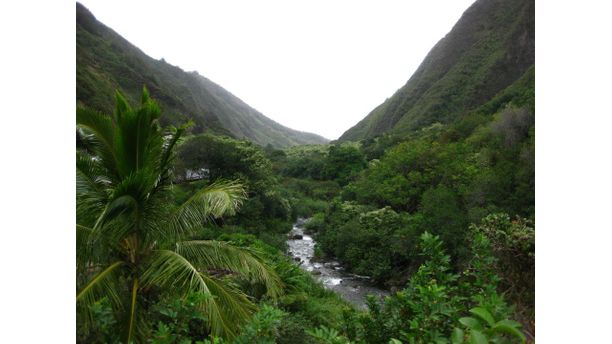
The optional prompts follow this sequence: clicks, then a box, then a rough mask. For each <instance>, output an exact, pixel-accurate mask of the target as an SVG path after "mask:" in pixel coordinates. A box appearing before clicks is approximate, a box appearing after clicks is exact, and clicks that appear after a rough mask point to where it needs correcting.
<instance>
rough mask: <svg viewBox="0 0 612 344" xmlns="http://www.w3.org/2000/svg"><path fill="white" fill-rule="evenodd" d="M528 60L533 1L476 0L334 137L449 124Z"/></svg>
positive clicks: (532, 54)
mask: <svg viewBox="0 0 612 344" xmlns="http://www.w3.org/2000/svg"><path fill="white" fill-rule="evenodd" d="M534 63H535V28H534V1H533V0H478V1H476V2H475V3H474V4H472V6H470V7H469V8H468V9H467V10H466V11H465V12H464V13H463V15H462V16H461V18H460V19H459V21H458V22H457V23H456V24H455V26H454V27H453V29H452V30H451V31H450V32H449V33H448V34H447V35H446V36H445V37H444V38H442V39H441V40H440V41H439V42H438V43H437V44H436V45H435V46H434V47H433V48H432V49H431V51H430V52H429V53H428V54H427V56H426V57H425V59H424V60H423V62H422V63H421V65H420V66H419V67H418V69H417V70H416V72H415V73H414V74H413V75H412V77H411V78H410V79H409V80H408V82H407V83H406V84H405V85H404V86H403V87H402V88H400V89H399V90H398V91H396V92H395V94H394V95H393V96H392V97H390V98H388V99H387V100H386V101H385V102H383V103H382V104H381V105H379V106H378V107H376V108H375V109H374V110H373V111H372V112H370V113H369V114H368V115H367V116H366V117H365V118H364V119H363V120H361V121H360V122H359V123H358V124H356V125H355V126H354V127H352V128H350V129H349V130H347V131H346V132H345V133H344V134H343V135H342V136H341V137H340V138H339V139H338V141H357V140H362V139H368V138H373V137H375V136H379V135H382V134H385V133H390V134H398V135H405V134H406V133H409V132H412V131H415V130H419V129H421V128H424V127H427V126H429V125H431V124H433V123H436V122H440V123H451V122H453V121H455V120H458V119H460V118H461V117H462V116H463V115H466V114H467V113H469V112H470V111H472V110H474V109H477V108H478V107H479V106H481V105H483V104H485V103H486V102H488V101H489V100H490V99H491V98H493V97H494V96H495V95H497V94H498V93H500V92H501V91H502V90H504V89H505V88H506V87H508V86H510V85H511V84H513V83H514V82H515V81H516V80H518V79H520V78H521V77H522V76H523V75H524V74H525V73H526V72H528V70H529V69H530V68H531V67H532V66H533V65H534Z"/></svg>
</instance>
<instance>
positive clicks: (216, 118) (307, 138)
mask: <svg viewBox="0 0 612 344" xmlns="http://www.w3.org/2000/svg"><path fill="white" fill-rule="evenodd" d="M76 44H77V54H76V67H77V90H76V93H77V103H78V104H81V105H86V106H89V107H92V108H96V109H98V110H100V111H103V112H105V113H111V112H112V110H113V104H114V92H115V90H116V89H119V90H121V91H122V92H123V93H125V95H126V97H127V98H128V99H129V100H130V101H131V102H132V103H136V102H137V101H138V99H139V95H140V93H141V91H142V87H143V85H146V87H147V88H148V89H149V91H150V93H151V96H152V97H153V98H154V99H155V100H156V101H158V103H159V104H160V106H161V108H162V111H163V112H164V114H165V115H164V117H163V119H164V121H165V122H166V123H165V124H176V123H183V122H185V121H187V120H189V119H191V120H193V121H194V123H195V128H194V131H195V132H212V133H217V134H225V135H229V136H232V137H235V138H240V139H247V140H250V141H253V142H255V143H257V144H260V145H262V146H265V145H267V144H271V145H273V146H275V147H288V146H293V145H299V144H320V143H327V142H328V140H327V139H325V138H323V137H321V136H319V135H316V134H311V133H305V132H300V131H297V130H293V129H290V128H287V127H285V126H283V125H281V124H279V123H277V122H275V121H273V120H271V119H270V118H267V117H266V116H264V115H263V114H261V113H260V112H258V111H257V110H255V109H253V108H252V107H250V106H249V105H248V104H246V103H244V102H243V101H241V100H240V99H239V98H238V97H236V96H234V95H233V94H231V93H230V92H228V91H227V90H225V89H223V88H222V87H221V86H219V85H217V84H215V83H214V82H212V81H210V80H209V79H207V78H205V77H203V76H201V75H199V74H197V73H195V72H191V73H188V72H185V71H183V70H182V69H180V68H179V67H176V66H172V65H170V64H168V63H166V62H165V61H164V60H163V59H162V60H161V61H158V60H155V59H153V58H151V57H149V56H147V55H146V54H145V53H144V52H142V51H141V50H140V49H138V48H137V47H135V46H134V45H132V44H131V43H130V42H128V41H127V40H125V39H124V38H123V37H121V36H120V35H119V34H117V33H116V32H115V31H113V30H112V29H110V28H108V27H107V26H105V25H104V24H102V23H101V22H99V21H98V20H96V18H95V17H94V16H93V14H92V13H91V12H90V11H89V10H87V9H86V8H85V7H84V6H83V5H81V4H79V3H77V8H76Z"/></svg>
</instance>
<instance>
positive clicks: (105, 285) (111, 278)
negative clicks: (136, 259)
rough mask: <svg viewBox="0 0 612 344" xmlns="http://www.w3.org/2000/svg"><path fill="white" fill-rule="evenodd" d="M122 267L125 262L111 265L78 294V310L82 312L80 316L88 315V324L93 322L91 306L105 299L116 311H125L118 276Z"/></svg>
mask: <svg viewBox="0 0 612 344" xmlns="http://www.w3.org/2000/svg"><path fill="white" fill-rule="evenodd" d="M122 267H124V262H122V261H117V262H114V263H112V264H110V265H109V266H108V267H106V268H105V269H104V270H102V271H100V272H98V273H97V274H95V276H93V277H92V278H91V279H90V280H89V281H88V282H87V283H86V284H85V286H84V287H82V288H81V289H80V290H79V291H78V292H77V294H76V301H77V308H79V309H80V310H81V311H80V312H79V313H80V314H85V315H86V320H87V322H89V323H92V322H93V314H92V313H91V306H92V305H93V304H94V303H95V302H96V301H99V300H101V299H102V298H103V297H107V298H108V300H109V301H110V303H111V305H112V307H113V309H114V310H115V311H121V310H122V309H123V302H122V300H121V297H120V295H119V294H120V292H121V291H120V290H119V288H120V287H119V284H118V282H117V276H118V273H119V270H120V269H121V268H122Z"/></svg>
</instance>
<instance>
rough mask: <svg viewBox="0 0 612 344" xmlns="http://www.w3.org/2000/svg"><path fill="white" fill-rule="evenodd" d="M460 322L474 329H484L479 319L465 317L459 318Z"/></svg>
mask: <svg viewBox="0 0 612 344" xmlns="http://www.w3.org/2000/svg"><path fill="white" fill-rule="evenodd" d="M459 322H460V323H461V324H463V325H465V326H466V327H467V328H470V329H473V330H482V325H481V324H480V321H478V319H475V318H472V317H463V318H460V319H459Z"/></svg>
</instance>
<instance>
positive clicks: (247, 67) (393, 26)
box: [81, 0, 474, 139]
mask: <svg viewBox="0 0 612 344" xmlns="http://www.w3.org/2000/svg"><path fill="white" fill-rule="evenodd" d="M473 2H474V0H419V1H415V0H412V1H409V0H403V1H381V0H377V1H367V2H365V1H314V0H309V1H172V2H169V1H163V2H162V1H124V0H123V1H118V0H82V1H81V3H82V4H83V5H85V6H86V7H87V8H89V10H90V11H92V13H93V14H94V15H95V16H96V18H97V19H98V20H100V21H101V22H103V23H104V24H106V25H107V26H109V27H111V28H112V29H114V30H115V31H116V32H117V33H119V34H120V35H122V36H123V37H124V38H126V39H127V40H128V41H130V42H131V43H132V44H134V45H136V46H137V47H139V48H140V49H141V50H143V51H144V52H145V53H146V54H147V55H149V56H151V57H153V58H155V59H160V58H162V57H163V58H164V59H165V60H166V61H167V62H168V63H171V64H173V65H176V66H179V67H181V68H182V69H183V70H186V71H193V70H196V71H198V72H199V73H200V74H201V75H204V76H206V77H207V78H209V79H210V80H212V81H214V82H215V83H217V84H219V85H221V86H222V87H224V88H225V89H227V90H228V91H230V92H232V93H233V94H234V95H236V96H237V97H239V98H240V99H242V100H243V101H245V102H246V103H247V104H249V105H250V106H252V107H254V108H255V109H257V110H259V111H260V112H261V113H263V114H264V115H266V116H268V117H270V118H272V119H274V120H275V121H277V122H279V123H281V124H283V125H285V126H288V127H290V128H293V129H297V130H302V131H309V132H313V133H317V134H319V135H322V136H324V137H326V138H328V139H336V138H338V137H339V136H340V135H341V134H342V133H343V132H344V131H346V130H347V129H349V128H350V127H352V126H353V125H355V124H357V122H359V121H360V120H361V119H362V118H364V117H365V116H366V115H367V114H368V113H369V112H370V111H371V110H372V109H374V108H375V107H376V106H378V105H379V104H380V103H382V102H383V101H384V100H385V99H386V98H388V97H390V96H391V95H393V93H394V92H395V91H396V90H397V89H398V88H400V87H402V86H403V85H404V84H405V83H406V81H407V80H408V79H409V78H410V76H411V75H412V73H413V72H414V71H415V70H416V68H417V67H418V65H419V64H420V63H421V61H422V60H423V58H424V57H425V55H426V54H427V53H428V52H429V50H430V49H431V48H432V47H433V46H434V44H435V43H436V42H438V40H440V39H441V38H442V37H444V35H445V34H446V33H448V32H449V31H450V30H451V28H452V27H453V25H454V24H455V23H456V22H457V20H458V19H459V18H460V17H461V14H462V13H463V12H464V11H465V10H466V9H467V8H468V7H469V6H470V5H471V4H472V3H473Z"/></svg>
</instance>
